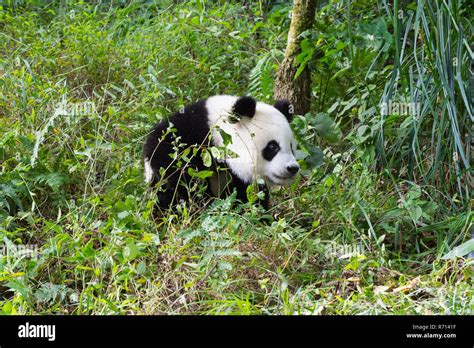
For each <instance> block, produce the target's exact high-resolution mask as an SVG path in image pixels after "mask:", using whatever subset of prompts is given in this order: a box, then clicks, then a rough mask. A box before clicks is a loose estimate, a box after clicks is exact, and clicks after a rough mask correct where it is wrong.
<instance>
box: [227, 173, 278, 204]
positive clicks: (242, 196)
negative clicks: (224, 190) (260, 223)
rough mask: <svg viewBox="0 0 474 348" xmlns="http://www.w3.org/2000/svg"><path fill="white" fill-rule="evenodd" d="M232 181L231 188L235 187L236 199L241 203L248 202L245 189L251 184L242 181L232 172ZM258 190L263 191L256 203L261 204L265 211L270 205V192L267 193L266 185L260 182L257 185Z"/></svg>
mask: <svg viewBox="0 0 474 348" xmlns="http://www.w3.org/2000/svg"><path fill="white" fill-rule="evenodd" d="M232 183H233V188H235V189H236V191H237V199H238V200H239V201H241V202H242V203H247V202H248V197H247V189H248V187H249V186H252V185H253V184H249V183H246V182H244V181H242V180H241V179H240V178H239V177H238V176H236V175H235V174H232ZM258 190H259V191H263V193H264V197H263V198H259V199H258V200H257V202H256V203H257V204H259V205H260V206H262V207H263V209H265V210H266V211H267V210H268V209H269V207H270V193H269V190H268V187H267V185H266V184H260V185H258Z"/></svg>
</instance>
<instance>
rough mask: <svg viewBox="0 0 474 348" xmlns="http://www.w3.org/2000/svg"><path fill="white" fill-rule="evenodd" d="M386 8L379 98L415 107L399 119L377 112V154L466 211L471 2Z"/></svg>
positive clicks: (469, 186) (470, 182) (470, 116)
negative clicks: (389, 38)
mask: <svg viewBox="0 0 474 348" xmlns="http://www.w3.org/2000/svg"><path fill="white" fill-rule="evenodd" d="M383 5H384V7H385V8H386V10H387V15H388V16H390V17H391V19H392V22H393V28H394V34H393V35H394V40H395V58H394V64H393V70H392V74H391V78H390V80H389V81H387V83H386V85H385V89H384V92H383V95H382V98H381V102H385V103H388V102H389V101H398V102H403V101H405V102H410V103H416V105H417V107H418V108H419V112H415V113H412V114H410V115H406V117H405V118H403V119H401V120H400V118H399V116H398V115H390V114H389V115H387V117H384V116H383V115H382V118H381V121H380V132H379V137H378V142H377V152H378V156H379V159H380V161H381V163H382V164H383V166H384V167H385V168H398V169H400V170H403V168H406V175H407V176H408V177H409V178H410V179H411V180H415V181H417V182H419V183H423V184H428V185H433V186H434V187H436V188H437V189H438V190H440V191H442V192H443V193H444V194H445V195H447V196H449V197H450V201H451V203H452V205H453V206H454V207H458V208H459V207H461V208H464V207H466V206H467V205H468V204H469V201H470V198H471V195H472V185H473V178H472V171H471V169H472V167H471V165H472V164H471V156H472V135H473V134H472V132H473V129H472V122H473V120H474V116H473V108H472V105H473V91H472V89H473V84H472V75H471V74H472V72H470V68H471V64H472V61H473V59H474V55H473V52H472V50H471V48H470V47H469V42H472V14H471V19H469V16H468V12H467V11H468V3H467V2H465V1H451V0H443V1H425V0H420V1H417V2H416V6H411V7H410V6H409V7H407V6H403V5H402V3H400V2H399V1H398V0H396V1H394V4H393V7H390V6H389V5H388V3H387V1H383ZM471 71H472V70H471ZM470 79H471V80H470ZM394 127H398V129H396V131H395V132H393V128H394ZM390 133H392V136H387V134H390Z"/></svg>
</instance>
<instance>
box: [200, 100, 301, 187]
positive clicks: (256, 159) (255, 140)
mask: <svg viewBox="0 0 474 348" xmlns="http://www.w3.org/2000/svg"><path fill="white" fill-rule="evenodd" d="M206 106H207V109H208V117H209V123H210V126H211V129H213V130H214V129H216V128H220V129H222V130H224V131H225V132H226V133H228V134H230V135H231V136H232V144H230V145H229V146H228V147H229V149H230V150H231V151H233V152H234V153H236V154H237V155H238V157H237V158H228V159H226V163H227V164H228V166H229V167H230V169H231V170H232V172H233V173H234V174H235V175H237V176H238V177H239V178H240V179H242V180H243V181H244V182H247V183H250V182H253V181H254V180H255V179H258V178H262V179H264V180H265V181H266V182H267V183H268V184H271V185H272V184H275V185H284V184H287V183H289V182H291V181H292V180H293V179H294V177H295V175H296V173H297V172H298V171H299V169H300V167H299V165H298V162H297V161H296V158H295V153H296V141H295V139H294V136H293V133H292V131H291V128H290V125H289V119H290V118H291V113H290V112H289V111H290V110H289V107H290V105H289V104H288V103H287V102H277V103H276V104H275V106H271V105H268V104H265V103H261V102H255V101H254V100H253V99H252V98H250V97H241V98H238V97H232V96H215V97H211V98H209V99H208V100H207V103H206ZM236 114H237V116H239V117H238V119H237V120H235V119H234V122H232V121H229V119H231V120H232V117H234V116H235V115H236ZM229 117H230V118H229ZM216 126H217V127H216ZM213 139H214V143H215V144H216V145H218V146H220V145H222V144H223V141H222V138H221V136H220V133H219V132H218V131H213Z"/></svg>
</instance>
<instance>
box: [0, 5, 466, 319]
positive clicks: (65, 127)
mask: <svg viewBox="0 0 474 348" xmlns="http://www.w3.org/2000/svg"><path fill="white" fill-rule="evenodd" d="M464 4H465V3H464V2H451V1H446V2H443V3H442V4H441V3H439V4H437V3H436V4H435V2H430V3H428V2H424V1H419V2H417V3H410V4H408V5H407V6H406V7H405V8H404V7H403V6H402V5H400V4H398V3H397V2H394V6H399V8H400V9H402V8H403V9H404V10H405V12H404V13H405V16H404V17H403V18H399V19H397V18H398V17H397V16H395V14H396V13H397V11H396V7H392V5H391V4H388V3H387V2H384V1H381V2H379V3H377V5H376V4H375V3H374V2H372V1H365V0H358V1H344V2H340V1H328V2H326V3H324V4H323V5H322V7H320V8H318V14H317V17H316V20H315V27H314V30H311V31H309V32H307V33H304V34H303V35H304V40H303V44H302V45H303V47H302V49H303V50H302V54H301V55H300V57H299V58H298V60H299V62H300V63H301V67H305V66H306V67H310V68H311V69H312V72H313V73H312V75H313V85H312V86H313V96H314V99H313V105H312V106H313V107H312V110H311V112H309V113H308V114H306V115H299V116H296V117H295V119H294V121H293V123H292V128H293V130H294V132H295V135H296V137H297V140H298V143H299V149H300V150H299V151H298V154H297V155H298V157H299V159H300V162H301V164H302V167H303V169H304V171H303V175H301V176H300V177H299V178H298V179H297V180H296V181H295V183H293V184H292V185H291V186H290V187H287V188H274V189H272V208H271V209H270V211H268V212H263V211H262V209H261V208H258V207H256V206H254V205H252V204H251V203H250V204H244V205H239V204H237V202H236V198H235V196H231V197H228V198H227V199H223V200H219V199H217V200H214V201H213V202H211V204H210V205H209V206H208V207H203V206H202V205H198V204H196V203H193V202H191V203H190V204H180V205H179V206H178V207H177V209H176V211H174V212H169V213H167V214H165V215H164V216H161V217H158V218H156V219H153V218H152V216H153V215H154V214H153V212H154V211H153V209H154V204H155V201H156V192H155V190H153V189H150V188H147V186H146V185H145V184H144V182H143V181H144V180H143V168H142V166H143V164H142V155H141V147H142V144H143V141H144V138H145V137H146V136H147V134H148V131H149V129H150V128H149V127H150V126H151V125H152V124H153V123H154V122H156V121H157V120H159V119H162V118H163V117H166V116H167V115H168V114H169V113H170V112H171V111H176V110H179V108H180V107H182V106H183V105H185V104H186V103H188V102H190V101H194V100H196V99H197V98H202V97H203V96H208V95H213V94H217V93H227V94H238V95H244V94H248V93H250V94H252V95H253V96H255V97H256V98H258V99H261V100H264V101H267V102H272V101H273V100H272V94H273V81H274V79H275V74H276V71H277V67H278V63H279V61H280V60H281V59H282V57H283V51H284V47H285V44H286V37H287V33H286V32H285V30H286V28H288V25H289V21H290V18H289V15H288V14H289V11H290V5H289V3H275V2H272V1H260V2H259V3H258V4H257V3H251V4H250V5H249V6H240V5H239V4H237V3H232V2H227V1H218V2H210V1H190V2H187V3H186V4H181V3H177V4H171V3H169V2H168V1H131V2H125V1H122V2H118V3H113V4H112V3H111V2H106V1H105V2H104V1H103V2H99V3H93V4H92V3H91V4H89V3H83V2H76V1H69V0H67V1H49V2H47V4H45V3H44V2H43V1H7V2H4V5H2V6H3V7H1V8H0V29H1V34H0V251H1V254H0V308H1V312H2V314H25V313H26V314H36V313H40V314H56V313H65V314H152V313H153V314H163V313H165V314H185V313H192V314H196V313H206V314H382V313H383V314H389V313H390V314H393V313H395V314H407V313H408V314H416V313H420V314H424V313H436V314H438V313H449V314H466V313H470V312H472V301H473V300H472V298H473V297H472V258H471V259H469V258H468V257H467V256H466V255H468V254H469V253H470V252H472V239H471V240H470V239H469V238H470V232H471V230H472V212H471V209H470V208H469V206H468V205H467V204H466V202H468V199H469V198H470V196H469V192H468V191H467V188H468V182H469V180H472V178H470V175H471V174H470V171H469V166H468V165H469V163H470V162H469V161H470V157H469V156H470V150H469V149H470V148H469V146H470V145H469V144H470V140H469V139H471V138H469V137H472V134H471V130H470V129H469V127H468V125H469V120H470V119H472V115H471V112H472V110H471V109H470V106H469V103H467V102H468V101H469V99H468V98H469V97H470V90H469V88H471V87H469V86H468V84H467V82H466V81H467V78H466V77H467V75H466V74H467V70H468V68H469V64H468V62H469V58H470V55H471V54H472V53H470V51H469V50H468V48H467V46H466V43H465V42H467V43H468V42H470V40H469V39H471V38H472V26H471V24H470V23H471V22H472V20H469V18H468V17H467V13H465V12H463V11H464V10H463V5H464ZM471 41H472V40H471ZM394 57H395V59H394ZM454 57H456V58H458V59H459V60H458V63H459V64H457V65H455V64H454V61H453V58H454ZM384 98H385V99H384ZM387 98H389V99H390V98H392V99H393V100H406V101H408V102H409V101H419V102H420V103H422V108H421V112H420V117H419V118H415V117H413V116H412V115H397V114H393V113H392V114H387V115H385V116H384V118H382V117H381V110H380V105H381V104H380V103H381V102H383V101H384V100H386V99H387ZM398 98H399V99H398ZM453 116H455V117H453ZM382 121H383V122H382ZM169 132H174V130H173V128H172V127H170V129H169ZM220 133H221V136H222V138H223V139H224V145H228V144H229V143H230V141H231V138H230V136H229V135H228V134H226V133H225V132H223V131H222V130H220ZM174 146H175V149H176V153H175V158H176V159H177V161H178V162H179V163H180V165H181V166H183V168H184V166H186V164H187V163H188V162H189V160H190V158H192V156H196V155H197V149H195V148H193V149H186V148H183V147H182V146H179V143H176V144H174ZM454 150H456V151H457V153H458V159H457V161H451V158H452V153H453V151H454ZM224 155H226V156H232V155H233V154H231V153H229V151H228V150H226V149H225V148H218V147H209V146H207V147H206V150H205V151H203V152H202V156H203V159H204V162H205V163H206V164H208V165H210V164H211V163H212V161H213V159H218V158H222V156H224ZM188 173H189V174H190V175H191V176H192V177H193V179H195V180H196V182H202V181H203V180H205V179H206V178H207V177H209V176H210V175H211V174H212V173H211V171H210V170H204V171H200V172H197V171H195V170H194V171H193V170H192V169H189V171H188ZM453 185H454V186H453ZM188 188H189V192H190V196H192V197H193V195H199V194H201V193H202V185H195V183H194V181H193V182H192V183H190V184H189V187H188ZM262 193H263V192H259V190H258V187H250V188H249V190H248V197H249V199H250V201H256V200H257V199H259V198H262ZM401 294H403V296H401ZM420 295H421V296H420Z"/></svg>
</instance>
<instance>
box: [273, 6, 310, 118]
mask: <svg viewBox="0 0 474 348" xmlns="http://www.w3.org/2000/svg"><path fill="white" fill-rule="evenodd" d="M316 3H317V0H294V1H293V10H292V13H291V24H290V30H289V32H288V43H287V46H286V51H285V58H284V59H283V62H282V63H281V64H280V68H279V70H278V74H277V80H276V83H275V90H274V94H275V100H278V99H288V100H289V101H290V103H291V104H292V105H293V111H294V113H295V114H297V115H303V114H305V113H307V112H308V111H309V108H310V105H311V71H310V70H309V68H308V66H306V67H305V69H304V70H303V72H302V73H301V74H300V75H299V76H298V78H297V79H296V80H295V79H294V77H295V74H296V71H297V70H298V63H297V62H296V56H297V55H298V54H300V53H301V46H300V43H301V38H300V37H299V36H300V35H301V33H302V32H304V31H305V30H308V29H311V27H312V25H313V22H314V13H315V10H316Z"/></svg>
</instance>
